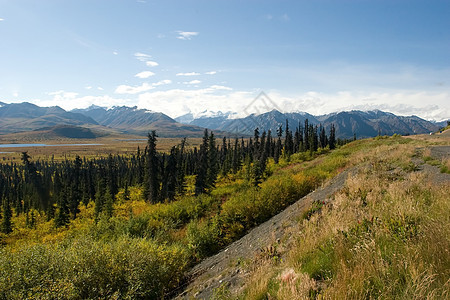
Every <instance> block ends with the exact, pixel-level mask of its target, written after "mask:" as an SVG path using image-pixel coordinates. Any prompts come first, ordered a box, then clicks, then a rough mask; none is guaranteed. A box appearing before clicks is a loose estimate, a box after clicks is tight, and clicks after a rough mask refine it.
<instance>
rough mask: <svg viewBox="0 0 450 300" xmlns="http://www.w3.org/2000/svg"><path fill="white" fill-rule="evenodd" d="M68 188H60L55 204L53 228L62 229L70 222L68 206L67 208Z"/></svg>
mask: <svg viewBox="0 0 450 300" xmlns="http://www.w3.org/2000/svg"><path fill="white" fill-rule="evenodd" d="M68 193H69V191H68V188H67V187H64V188H62V190H61V192H60V193H59V197H58V201H57V203H56V205H57V208H56V213H55V226H56V227H62V226H66V225H67V224H69V222H70V215H69V206H68V203H67V202H68V201H67V198H68V195H67V194H68Z"/></svg>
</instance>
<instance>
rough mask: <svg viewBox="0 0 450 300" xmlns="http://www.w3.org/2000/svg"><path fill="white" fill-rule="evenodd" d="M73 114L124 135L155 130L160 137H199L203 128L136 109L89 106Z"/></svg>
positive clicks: (158, 113)
mask: <svg viewBox="0 0 450 300" xmlns="http://www.w3.org/2000/svg"><path fill="white" fill-rule="evenodd" d="M73 112H76V113H80V114H84V115H86V116H87V117H90V118H92V119H94V120H95V121H96V122H98V123H99V124H101V125H103V126H106V127H110V128H113V129H117V130H121V131H123V132H126V133H131V134H140V135H146V134H147V133H148V132H149V131H151V130H157V131H158V134H159V135H160V136H164V137H184V136H190V137H194V136H201V135H202V134H203V130H204V128H201V127H198V126H194V125H186V124H181V123H178V122H176V121H175V120H173V119H172V118H170V117H169V116H167V115H165V114H163V113H160V112H153V111H150V110H146V109H138V108H137V107H127V106H120V107H113V108H111V109H106V108H102V107H98V106H91V107H89V108H87V109H76V110H73Z"/></svg>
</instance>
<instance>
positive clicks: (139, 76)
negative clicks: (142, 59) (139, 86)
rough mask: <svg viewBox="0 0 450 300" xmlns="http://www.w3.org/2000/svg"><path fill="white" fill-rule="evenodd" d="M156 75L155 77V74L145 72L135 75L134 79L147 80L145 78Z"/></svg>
mask: <svg viewBox="0 0 450 300" xmlns="http://www.w3.org/2000/svg"><path fill="white" fill-rule="evenodd" d="M154 75H155V73H153V72H150V71H143V72H140V73H137V74H136V75H134V77H138V78H142V79H145V78H149V77H151V76H154Z"/></svg>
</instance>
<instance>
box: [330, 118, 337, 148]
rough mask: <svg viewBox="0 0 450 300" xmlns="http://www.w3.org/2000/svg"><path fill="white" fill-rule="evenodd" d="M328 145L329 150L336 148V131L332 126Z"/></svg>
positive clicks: (332, 125)
mask: <svg viewBox="0 0 450 300" xmlns="http://www.w3.org/2000/svg"><path fill="white" fill-rule="evenodd" d="M328 144H329V145H330V149H331V150H333V149H335V148H336V129H335V128H334V124H331V127H330V139H329V141H328Z"/></svg>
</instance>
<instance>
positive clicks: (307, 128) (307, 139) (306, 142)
mask: <svg viewBox="0 0 450 300" xmlns="http://www.w3.org/2000/svg"><path fill="white" fill-rule="evenodd" d="M303 129H304V130H305V132H304V134H303V143H304V151H308V150H310V148H311V146H310V143H311V134H310V126H309V121H308V119H306V120H305V126H304V128H303Z"/></svg>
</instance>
